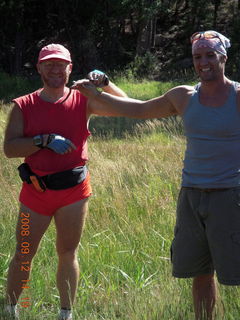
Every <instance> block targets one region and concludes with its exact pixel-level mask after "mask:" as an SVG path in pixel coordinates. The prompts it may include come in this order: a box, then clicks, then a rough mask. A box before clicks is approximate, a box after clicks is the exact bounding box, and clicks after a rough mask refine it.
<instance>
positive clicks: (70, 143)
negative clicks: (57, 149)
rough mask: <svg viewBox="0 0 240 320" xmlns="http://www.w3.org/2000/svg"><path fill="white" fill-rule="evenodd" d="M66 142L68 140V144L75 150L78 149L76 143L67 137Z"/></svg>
mask: <svg viewBox="0 0 240 320" xmlns="http://www.w3.org/2000/svg"><path fill="white" fill-rule="evenodd" d="M65 142H67V144H68V145H69V146H70V148H72V149H73V150H76V149H77V147H76V146H75V144H74V143H73V142H72V141H71V140H69V139H66V141H65Z"/></svg>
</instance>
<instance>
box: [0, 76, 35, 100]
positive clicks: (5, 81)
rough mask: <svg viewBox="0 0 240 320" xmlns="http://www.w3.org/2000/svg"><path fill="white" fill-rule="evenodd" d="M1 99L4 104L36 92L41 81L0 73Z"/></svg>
mask: <svg viewBox="0 0 240 320" xmlns="http://www.w3.org/2000/svg"><path fill="white" fill-rule="evenodd" d="M0 82H1V86H0V97H1V100H2V102H6V103H7V102H10V101H11V100H12V99H13V98H16V97H18V96H21V95H23V94H26V93H28V92H31V91H33V90H36V89H37V88H38V86H39V85H40V80H39V79H36V80H35V81H34V80H29V79H27V78H24V77H20V76H10V75H9V74H7V73H4V72H0Z"/></svg>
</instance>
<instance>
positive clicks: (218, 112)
mask: <svg viewBox="0 0 240 320" xmlns="http://www.w3.org/2000/svg"><path fill="white" fill-rule="evenodd" d="M183 122H184V128H185V132H186V134H194V135H202V136H211V137H216V138H217V137H229V136H234V135H235V134H239V133H240V113H239V111H238V108H237V105H236V104H233V105H224V106H222V107H206V106H203V105H201V104H191V105H190V106H189V107H188V109H187V110H186V112H185V114H184V116H183Z"/></svg>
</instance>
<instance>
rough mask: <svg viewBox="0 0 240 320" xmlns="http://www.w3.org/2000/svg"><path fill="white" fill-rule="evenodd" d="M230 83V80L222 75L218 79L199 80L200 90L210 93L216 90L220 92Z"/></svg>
mask: <svg viewBox="0 0 240 320" xmlns="http://www.w3.org/2000/svg"><path fill="white" fill-rule="evenodd" d="M230 84H231V80H229V79H228V78H227V77H225V76H224V77H223V78H222V79H219V80H218V81H216V80H215V81H201V90H202V91H204V92H205V93H206V94H207V93H209V94H211V93H214V92H216V91H218V92H221V91H222V90H223V91H224V89H226V88H228V87H229V85H230Z"/></svg>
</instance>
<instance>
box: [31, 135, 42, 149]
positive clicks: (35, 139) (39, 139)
mask: <svg viewBox="0 0 240 320" xmlns="http://www.w3.org/2000/svg"><path fill="white" fill-rule="evenodd" d="M33 144H34V146H36V147H38V148H43V137H42V135H41V134H39V135H37V136H35V137H33Z"/></svg>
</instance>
